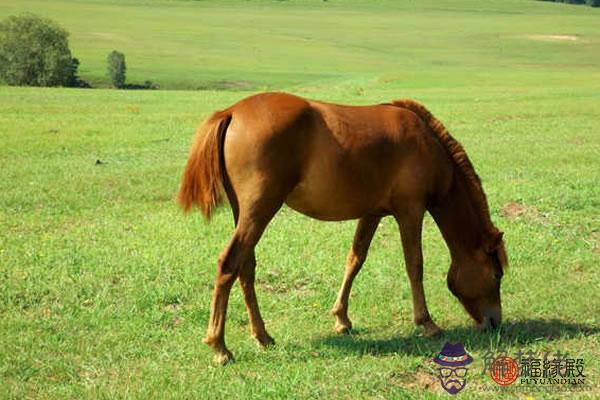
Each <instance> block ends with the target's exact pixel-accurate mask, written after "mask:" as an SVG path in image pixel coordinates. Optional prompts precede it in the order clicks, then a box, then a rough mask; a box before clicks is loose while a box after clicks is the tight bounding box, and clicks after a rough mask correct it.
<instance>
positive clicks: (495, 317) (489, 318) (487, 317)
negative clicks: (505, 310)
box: [479, 308, 502, 330]
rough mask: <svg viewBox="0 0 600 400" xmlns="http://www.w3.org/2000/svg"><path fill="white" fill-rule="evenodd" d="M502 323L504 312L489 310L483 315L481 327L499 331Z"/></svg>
mask: <svg viewBox="0 0 600 400" xmlns="http://www.w3.org/2000/svg"><path fill="white" fill-rule="evenodd" d="M501 322H502V311H501V310H500V309H499V308H498V309H488V310H486V311H485V312H484V313H483V321H482V322H481V324H480V325H479V327H480V328H482V329H492V330H493V329H497V328H498V327H499V326H500V323H501Z"/></svg>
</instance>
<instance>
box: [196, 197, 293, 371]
mask: <svg viewBox="0 0 600 400" xmlns="http://www.w3.org/2000/svg"><path fill="white" fill-rule="evenodd" d="M257 199H258V200H257V201H254V202H252V203H251V204H247V205H246V207H244V204H240V213H239V220H238V223H237V226H236V228H235V232H234V234H233V236H232V238H231V240H230V242H229V244H228V245H227V247H226V249H225V251H224V252H223V253H222V254H221V256H220V257H219V262H218V264H217V277H216V279H215V289H214V293H213V298H212V303H211V311H210V318H209V322H208V329H207V332H206V337H205V338H204V343H206V344H208V345H209V346H211V347H212V348H213V350H214V352H215V361H216V362H217V363H220V364H224V363H227V362H228V361H230V360H232V359H233V356H232V354H231V352H230V351H229V350H228V349H227V347H226V345H225V318H226V314H227V303H228V301H229V293H230V291H231V287H232V285H233V283H234V282H235V280H236V278H237V277H238V276H239V277H240V279H241V283H242V287H243V288H245V289H244V295H245V297H246V301H247V302H248V300H250V301H249V304H250V305H251V306H252V311H251V319H252V322H253V324H254V323H255V322H256V326H257V327H260V326H261V325H263V327H264V324H262V319H261V318H260V313H259V312H258V304H257V303H256V296H255V295H254V293H253V292H254V290H252V293H250V292H249V291H247V290H246V289H248V290H249V287H250V285H249V283H250V281H251V279H252V280H253V278H251V275H250V274H249V266H252V267H254V265H255V263H254V247H255V246H256V244H257V243H258V241H259V239H260V237H261V235H262V233H263V231H264V230H265V228H266V226H267V224H268V223H269V222H270V221H271V219H272V218H273V215H275V213H276V212H277V210H279V208H280V207H281V204H282V203H283V200H279V199H273V197H270V198H268V197H267V196H264V198H261V197H257ZM252 270H253V268H252ZM252 287H253V286H252ZM263 330H264V328H263ZM265 334H266V332H265Z"/></svg>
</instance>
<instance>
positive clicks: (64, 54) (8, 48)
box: [0, 14, 79, 86]
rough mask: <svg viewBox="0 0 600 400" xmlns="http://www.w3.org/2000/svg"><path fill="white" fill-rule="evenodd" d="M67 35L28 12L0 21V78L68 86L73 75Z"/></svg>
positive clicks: (9, 80)
mask: <svg viewBox="0 0 600 400" xmlns="http://www.w3.org/2000/svg"><path fill="white" fill-rule="evenodd" d="M68 36H69V34H68V33H67V31H65V30H64V29H63V28H61V27H60V26H59V25H57V24H56V23H55V22H53V21H51V20H49V19H47V18H41V17H38V16H35V15H32V14H25V15H21V16H10V17H8V18H6V19H5V20H3V21H2V22H0V78H1V79H2V80H4V81H5V82H6V83H8V84H9V85H27V86H68V85H69V83H70V82H73V81H74V80H75V81H77V82H79V79H78V78H76V75H77V71H76V69H77V68H76V67H77V65H79V62H78V61H77V63H76V64H75V63H74V59H73V58H72V57H71V50H69V42H68V40H67V38H68Z"/></svg>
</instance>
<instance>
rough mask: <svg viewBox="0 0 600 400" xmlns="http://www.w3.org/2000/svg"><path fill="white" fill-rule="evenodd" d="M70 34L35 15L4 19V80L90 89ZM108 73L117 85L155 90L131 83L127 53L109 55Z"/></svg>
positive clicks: (0, 42)
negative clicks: (128, 75) (80, 74)
mask: <svg viewBox="0 0 600 400" xmlns="http://www.w3.org/2000/svg"><path fill="white" fill-rule="evenodd" d="M68 37H69V33H68V32H67V31H66V30H65V29H63V28H62V27H61V26H59V25H58V24H57V23H56V22H54V21H52V20H50V19H48V18H42V17H39V16H36V15H33V14H23V15H19V16H10V17H8V18H6V19H4V20H3V21H1V22H0V79H1V80H2V81H4V82H5V83H7V84H9V85H12V86H66V87H80V88H89V87H91V85H90V84H89V83H88V82H86V81H84V80H82V79H81V78H80V77H79V73H78V70H79V65H80V62H79V60H78V59H77V58H76V57H73V55H72V53H71V50H70V48H69V40H68ZM106 61H107V76H108V78H109V79H110V82H111V84H112V86H113V87H115V88H119V89H121V88H126V89H154V88H155V87H156V86H155V85H154V84H153V83H152V82H150V81H146V82H144V84H142V85H135V84H127V83H126V71H127V65H126V63H125V54H123V53H121V52H119V51H116V50H113V51H112V52H110V53H109V54H108V56H107V59H106Z"/></svg>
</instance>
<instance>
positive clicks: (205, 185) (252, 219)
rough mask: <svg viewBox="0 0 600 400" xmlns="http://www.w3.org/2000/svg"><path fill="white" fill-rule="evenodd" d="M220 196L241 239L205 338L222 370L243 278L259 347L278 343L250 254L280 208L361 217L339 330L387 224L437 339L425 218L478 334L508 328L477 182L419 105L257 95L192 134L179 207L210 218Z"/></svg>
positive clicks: (492, 231)
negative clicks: (394, 227) (426, 279)
mask: <svg viewBox="0 0 600 400" xmlns="http://www.w3.org/2000/svg"><path fill="white" fill-rule="evenodd" d="M225 196H226V197H227V199H228V201H229V204H230V206H231V209H232V211H233V219H234V223H235V230H234V232H233V235H232V236H231V239H230V241H229V243H228V244H227V246H226V248H225V250H224V251H223V253H222V254H221V255H220V256H219V259H218V263H217V273H216V279H215V286H214V292H213V296H212V302H211V310H210V318H209V322H208V329H207V334H206V337H205V338H204V339H203V341H204V343H206V344H208V345H209V346H210V347H212V349H213V350H214V358H215V361H216V362H217V363H227V362H228V361H230V360H233V356H232V354H231V352H230V351H229V350H228V349H227V347H226V345H225V330H224V328H225V318H226V311H227V303H228V299H229V293H230V290H231V288H232V285H233V283H234V282H235V280H236V279H237V278H239V281H240V285H241V288H242V291H243V294H244V301H245V303H246V307H247V310H248V314H249V318H250V323H251V334H252V336H254V338H255V339H256V340H257V341H258V343H259V345H261V346H263V347H267V346H269V345H272V344H274V340H273V338H272V337H271V336H270V335H269V334H268V332H267V330H266V328H265V324H264V322H263V319H262V317H261V314H260V310H259V307H258V302H257V298H256V292H255V289H254V280H255V268H256V258H255V254H254V248H255V246H256V244H257V243H258V241H259V240H260V237H261V235H262V233H263V232H264V230H265V228H266V227H267V224H268V223H269V222H270V221H271V219H272V218H273V217H274V216H275V214H276V213H277V211H278V210H279V209H280V208H281V207H282V206H283V204H287V205H288V206H289V207H290V208H292V209H294V210H296V211H298V212H300V213H302V214H305V215H307V216H309V217H312V218H315V219H318V220H324V221H341V220H351V219H358V226H357V228H356V232H355V235H354V240H353V243H352V246H351V248H350V251H349V253H348V257H347V261H346V266H345V273H344V277H343V281H342V285H341V288H340V290H339V293H338V295H337V299H336V301H335V304H334V306H333V309H332V314H333V315H334V316H335V319H336V321H335V330H336V331H337V332H340V333H344V332H349V331H350V330H351V329H352V322H351V321H350V319H349V317H348V299H349V296H350V290H351V288H352V282H353V281H354V279H355V277H356V276H357V274H358V272H359V271H360V269H361V267H362V265H363V263H364V262H365V259H366V256H367V251H368V249H369V245H370V243H371V239H372V238H373V235H374V234H375V231H376V229H377V227H378V225H379V222H380V220H381V219H382V218H383V217H385V216H393V217H394V218H395V220H396V222H397V224H398V226H399V230H400V236H401V242H402V247H403V250H404V259H405V265H406V270H407V273H408V278H409V281H410V286H411V291H412V301H413V315H414V323H415V324H416V325H417V326H421V327H422V328H423V335H425V336H434V335H437V334H439V333H440V332H441V330H440V328H439V327H438V326H437V325H436V323H435V322H434V321H433V320H432V318H431V315H430V313H429V311H428V309H427V304H426V301H425V293H424V290H423V256H422V250H421V231H422V223H423V218H424V215H425V212H429V213H430V214H431V216H432V217H433V219H434V221H435V223H436V224H437V226H438V227H439V229H440V231H441V233H442V237H443V239H444V240H445V242H446V244H447V246H448V248H449V251H450V255H451V260H452V261H451V264H450V268H449V271H448V274H447V285H448V289H449V290H450V291H451V292H452V294H453V295H454V296H455V297H456V298H458V300H459V301H460V302H461V303H462V305H463V306H464V308H465V309H466V311H467V313H468V314H469V315H470V316H471V317H472V318H473V319H474V320H475V322H476V324H477V325H478V326H479V327H491V328H494V327H497V326H498V325H499V324H500V322H501V310H502V309H501V301H500V284H501V279H502V275H503V271H504V269H505V268H506V266H507V255H506V251H505V247H504V241H503V233H502V232H501V231H499V230H498V229H497V228H496V227H495V226H494V224H493V223H492V221H491V218H490V213H489V209H488V204H487V199H486V196H485V193H484V191H483V188H482V185H481V181H480V179H479V177H478V175H477V174H476V172H475V170H474V168H473V165H472V164H471V162H470V160H469V158H468V157H467V154H466V152H465V151H464V149H463V147H462V146H461V144H460V143H459V142H458V141H456V140H455V139H454V138H453V137H452V136H451V135H450V133H449V132H448V131H447V130H446V128H445V127H444V125H443V124H442V123H441V122H440V121H438V120H437V119H436V118H435V117H434V116H433V115H432V114H431V112H429V110H428V109H427V108H425V106H423V105H422V104H420V103H418V102H416V101H413V100H409V99H403V100H395V101H392V102H390V103H383V104H377V105H368V106H349V105H337V104H331V103H326V102H321V101H316V100H310V99H305V98H302V97H298V96H294V95H291V94H286V93H261V94H256V95H253V96H250V97H247V98H245V99H242V100H241V101H239V102H237V103H236V104H234V105H232V106H231V107H229V108H227V109H225V110H222V111H217V112H215V113H213V114H212V115H211V116H210V117H209V118H208V119H207V120H206V121H205V122H204V123H203V124H202V125H201V126H200V128H199V129H198V131H197V134H196V137H195V140H194V143H193V145H192V147H191V151H190V154H189V159H188V161H187V165H186V167H185V171H184V173H183V179H182V183H181V187H180V190H179V194H178V201H179V203H180V205H181V206H182V208H183V210H184V211H185V212H187V211H189V210H190V208H191V207H192V206H197V207H199V208H200V209H201V211H202V212H203V214H204V216H205V218H206V219H210V216H211V214H212V212H213V211H214V209H215V207H216V206H217V205H218V204H219V203H220V202H222V200H224V197H225Z"/></svg>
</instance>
